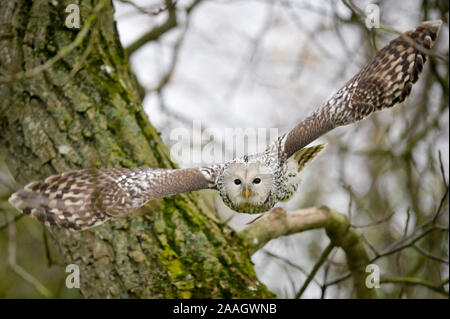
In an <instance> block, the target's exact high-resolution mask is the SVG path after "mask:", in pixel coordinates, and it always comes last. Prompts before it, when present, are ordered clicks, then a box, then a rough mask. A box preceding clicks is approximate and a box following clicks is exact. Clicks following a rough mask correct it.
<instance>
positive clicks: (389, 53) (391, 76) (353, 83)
mask: <svg viewBox="0 0 450 319" xmlns="http://www.w3.org/2000/svg"><path fill="white" fill-rule="evenodd" d="M441 24H442V21H440V20H438V21H428V22H424V23H422V24H421V25H420V26H418V27H417V28H416V29H415V30H411V31H408V32H405V33H403V34H402V35H400V36H399V37H397V38H396V39H394V40H392V41H391V42H390V43H389V44H388V45H387V46H385V47H384V48H383V49H381V50H380V52H378V54H377V55H376V56H375V58H374V59H373V60H372V61H371V62H369V63H368V64H366V65H365V66H364V67H363V68H362V70H361V71H360V72H359V73H358V74H356V75H355V76H354V77H353V78H352V79H351V80H350V81H348V82H347V84H346V85H345V86H344V87H343V88H341V89H340V90H339V91H338V92H337V93H336V94H335V95H334V96H333V97H332V98H331V99H330V100H329V101H328V102H327V103H326V104H325V105H324V106H323V107H321V108H319V109H318V110H317V111H315V112H314V113H313V114H311V115H310V116H309V117H307V118H306V119H305V120H304V121H302V122H301V123H300V124H298V125H297V126H296V127H295V128H293V129H292V130H291V131H290V132H289V133H288V134H287V136H285V138H284V139H283V141H284V147H283V148H284V153H285V155H286V157H287V158H289V157H290V156H292V154H294V153H295V152H296V151H298V150H300V149H301V148H303V147H304V146H306V145H308V144H309V143H311V142H312V141H314V140H315V139H317V138H318V137H320V136H321V135H323V134H325V133H327V132H328V131H330V130H332V129H333V128H335V127H338V126H342V125H347V124H350V123H354V122H357V121H359V120H362V119H363V118H365V117H367V116H369V115H370V114H372V113H373V112H375V111H377V110H381V109H384V108H389V107H393V106H394V105H396V104H398V103H400V102H403V101H404V100H405V99H406V97H407V96H408V95H409V93H410V92H411V88H412V85H413V84H414V83H415V82H416V81H417V79H418V78H419V75H420V72H421V71H422V69H423V64H424V63H425V61H426V58H427V56H426V55H425V53H424V50H423V49H422V50H421V48H425V49H426V50H429V49H430V48H431V47H432V46H433V44H434V41H435V40H436V38H437V36H438V34H439V30H440V26H441Z"/></svg>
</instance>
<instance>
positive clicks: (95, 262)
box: [0, 0, 273, 298]
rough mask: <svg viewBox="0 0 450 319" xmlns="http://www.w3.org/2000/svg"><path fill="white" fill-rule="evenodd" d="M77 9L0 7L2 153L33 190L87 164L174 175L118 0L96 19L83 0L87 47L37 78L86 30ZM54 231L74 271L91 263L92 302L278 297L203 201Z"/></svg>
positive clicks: (87, 274) (57, 4)
mask: <svg viewBox="0 0 450 319" xmlns="http://www.w3.org/2000/svg"><path fill="white" fill-rule="evenodd" d="M73 2H74V1H73V0H70V1H61V0H59V1H46V0H34V1H25V0H15V1H13V0H8V1H1V2H0V24H1V27H0V68H1V75H2V76H3V77H4V78H3V79H5V78H6V79H7V80H6V82H5V80H3V82H0V101H1V104H0V151H1V152H2V155H3V156H4V158H5V160H6V162H7V165H8V167H9V169H10V171H11V172H12V174H13V176H14V177H15V178H16V180H17V182H19V183H21V184H26V183H28V182H30V181H33V180H41V179H43V178H45V177H46V176H48V175H51V174H54V173H58V172H63V171H67V170H73V169H81V168H87V167H97V168H102V167H134V166H144V165H147V166H150V167H174V164H173V163H171V161H170V158H169V156H168V152H167V149H166V147H165V146H164V144H163V143H162V142H161V140H160V138H159V136H158V132H156V130H155V129H154V128H153V127H152V126H151V124H150V123H149V121H148V119H147V117H146V115H145V113H144V112H143V109H142V106H141V103H140V98H139V96H138V93H137V86H136V83H135V82H134V80H133V79H134V77H133V75H132V73H131V71H130V68H129V65H128V58H127V56H126V54H125V52H124V50H123V48H122V46H121V43H120V42H119V38H118V34H117V31H116V27H115V22H114V17H113V7H112V4H111V3H110V1H106V2H104V6H103V7H102V8H101V9H100V11H98V12H97V13H96V14H94V15H93V14H92V12H93V9H94V7H95V6H97V9H98V4H99V3H101V1H93V0H92V1H90V0H80V1H79V7H80V12H81V29H83V26H84V23H86V22H87V21H91V22H92V24H91V26H90V28H89V32H88V33H87V35H86V36H85V37H84V38H82V39H81V40H82V41H81V42H80V45H79V46H77V47H76V48H75V49H73V50H71V51H70V52H69V53H67V54H65V55H64V56H63V57H62V59H60V60H59V61H57V62H56V63H54V64H53V65H52V66H50V67H48V68H46V69H45V70H43V71H42V72H39V73H37V74H36V75H34V76H26V74H27V73H26V72H31V70H33V69H34V68H36V67H37V66H40V65H42V64H43V63H45V62H46V61H48V60H49V59H51V58H52V57H54V56H56V55H57V54H61V49H62V48H64V47H67V46H68V45H70V44H71V43H72V42H73V41H74V39H75V37H76V36H77V34H78V33H79V32H80V30H77V29H68V28H66V27H65V24H64V21H65V19H66V16H67V15H68V13H66V12H65V8H66V6H67V5H69V4H70V3H73ZM89 19H90V20H89ZM63 52H64V51H63ZM150 71H151V70H149V72H150ZM23 72H25V73H23ZM24 74H25V75H24ZM11 75H15V79H11V78H10V77H11ZM53 234H54V238H55V239H56V241H57V243H58V246H59V247H60V249H61V252H62V254H63V255H64V258H65V261H66V262H67V264H69V263H75V264H78V265H79V266H80V270H81V292H82V294H83V296H85V297H112V298H117V297H124V298H127V297H137V298H160V297H164V298H172V297H173V298H178V297H183V298H190V297H196V298H202V297H248V298H254V297H260V298H264V297H273V295H272V294H271V293H270V292H269V291H268V290H267V288H266V287H265V286H264V285H263V284H261V283H260V282H259V281H258V280H257V278H256V275H255V272H254V269H253V266H252V263H251V261H250V256H249V254H248V250H247V248H246V246H245V245H244V244H243V242H242V241H241V239H240V237H239V236H236V235H235V233H234V232H233V231H232V230H231V229H230V228H228V227H227V226H226V225H225V224H223V223H222V222H221V221H220V220H219V219H218V218H217V217H216V216H215V214H214V213H213V212H212V211H211V210H210V209H208V208H207V207H206V206H205V205H204V203H203V202H202V199H201V197H200V196H199V194H198V193H192V194H187V195H178V196H172V197H169V198H166V199H163V200H159V201H154V202H152V203H150V204H149V205H147V206H146V207H145V208H144V209H143V214H140V215H137V216H133V217H129V218H126V219H120V220H117V221H112V222H108V223H106V224H104V225H103V226H100V227H98V228H95V229H94V230H92V231H85V232H78V233H75V232H69V231H65V230H54V231H53Z"/></svg>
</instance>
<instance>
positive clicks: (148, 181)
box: [9, 166, 219, 230]
mask: <svg viewBox="0 0 450 319" xmlns="http://www.w3.org/2000/svg"><path fill="white" fill-rule="evenodd" d="M218 168H219V166H217V167H216V166H212V167H205V168H199V169H178V170H165V169H151V168H145V167H142V168H131V169H127V168H122V169H103V170H97V169H88V170H80V171H73V172H66V173H63V174H60V175H54V176H51V177H49V178H47V179H46V180H45V181H44V182H33V183H30V184H28V185H27V186H25V188H24V189H22V190H20V191H18V192H16V193H14V194H13V195H12V196H11V197H10V198H9V202H10V203H11V204H12V205H13V206H15V207H16V208H17V209H19V210H21V211H22V212H23V213H24V214H27V215H30V216H32V217H34V218H36V219H38V220H39V221H41V222H43V223H44V224H46V225H48V226H60V227H63V228H67V229H71V230H83V229H87V228H90V227H94V226H98V225H100V224H102V223H103V222H105V221H106V220H108V219H109V218H111V217H116V216H125V215H127V214H129V213H131V212H132V211H134V210H135V209H136V208H139V207H141V206H142V205H144V204H145V203H146V202H148V201H149V200H151V199H155V198H160V197H165V196H169V195H173V194H177V193H182V192H186V191H193V190H198V189H204V188H209V187H211V186H213V185H214V180H215V171H216V170H217V169H218Z"/></svg>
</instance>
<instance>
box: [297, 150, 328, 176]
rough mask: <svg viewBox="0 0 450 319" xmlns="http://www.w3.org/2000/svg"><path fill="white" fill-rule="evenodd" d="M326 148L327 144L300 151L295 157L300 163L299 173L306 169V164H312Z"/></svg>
mask: <svg viewBox="0 0 450 319" xmlns="http://www.w3.org/2000/svg"><path fill="white" fill-rule="evenodd" d="M324 148H325V144H319V145H314V146H311V147H305V148H302V149H301V150H299V151H298V152H297V153H295V154H294V155H293V157H294V159H295V160H296V161H297V162H298V171H299V172H300V171H301V170H302V169H303V168H305V166H306V164H308V163H309V162H311V161H312V160H313V159H314V158H316V156H317V155H319V153H320V152H321V151H322V150H323V149H324Z"/></svg>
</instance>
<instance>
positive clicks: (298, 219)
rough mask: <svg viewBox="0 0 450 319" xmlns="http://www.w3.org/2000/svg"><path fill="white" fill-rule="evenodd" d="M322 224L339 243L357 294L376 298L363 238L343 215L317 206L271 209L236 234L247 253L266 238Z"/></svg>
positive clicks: (293, 232)
mask: <svg viewBox="0 0 450 319" xmlns="http://www.w3.org/2000/svg"><path fill="white" fill-rule="evenodd" d="M318 228H324V229H325V231H326V233H327V235H328V237H329V238H330V241H331V244H330V247H332V246H338V247H341V248H342V249H343V250H344V252H345V255H346V258H347V264H348V268H349V270H350V272H351V274H352V276H353V285H354V289H355V292H356V296H357V297H358V298H376V293H375V291H374V290H373V289H370V288H368V287H367V286H366V284H365V282H366V276H367V273H366V272H365V269H366V266H367V265H368V264H369V263H370V261H369V256H368V255H367V252H366V249H365V247H364V244H363V241H362V239H361V237H360V236H359V234H358V233H357V232H356V231H355V230H353V229H352V228H351V227H350V224H349V222H348V220H347V217H345V215H343V214H341V213H338V212H335V211H333V210H330V209H329V208H328V207H326V206H318V207H311V208H305V209H300V210H296V211H292V212H286V211H285V210H283V209H281V208H276V209H273V210H272V211H271V212H269V213H267V214H265V215H264V216H263V217H261V218H260V219H259V220H258V221H256V222H255V223H253V224H251V225H250V226H248V227H247V228H246V229H244V230H243V231H241V232H240V233H239V235H240V236H241V238H242V239H243V240H244V241H245V242H246V243H247V245H248V249H249V252H250V254H253V253H255V252H256V251H257V250H259V249H260V248H262V247H263V246H264V245H265V244H266V243H267V242H268V241H270V240H272V239H274V238H278V237H281V236H287V235H291V234H295V233H300V232H304V231H307V230H311V229H318Z"/></svg>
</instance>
